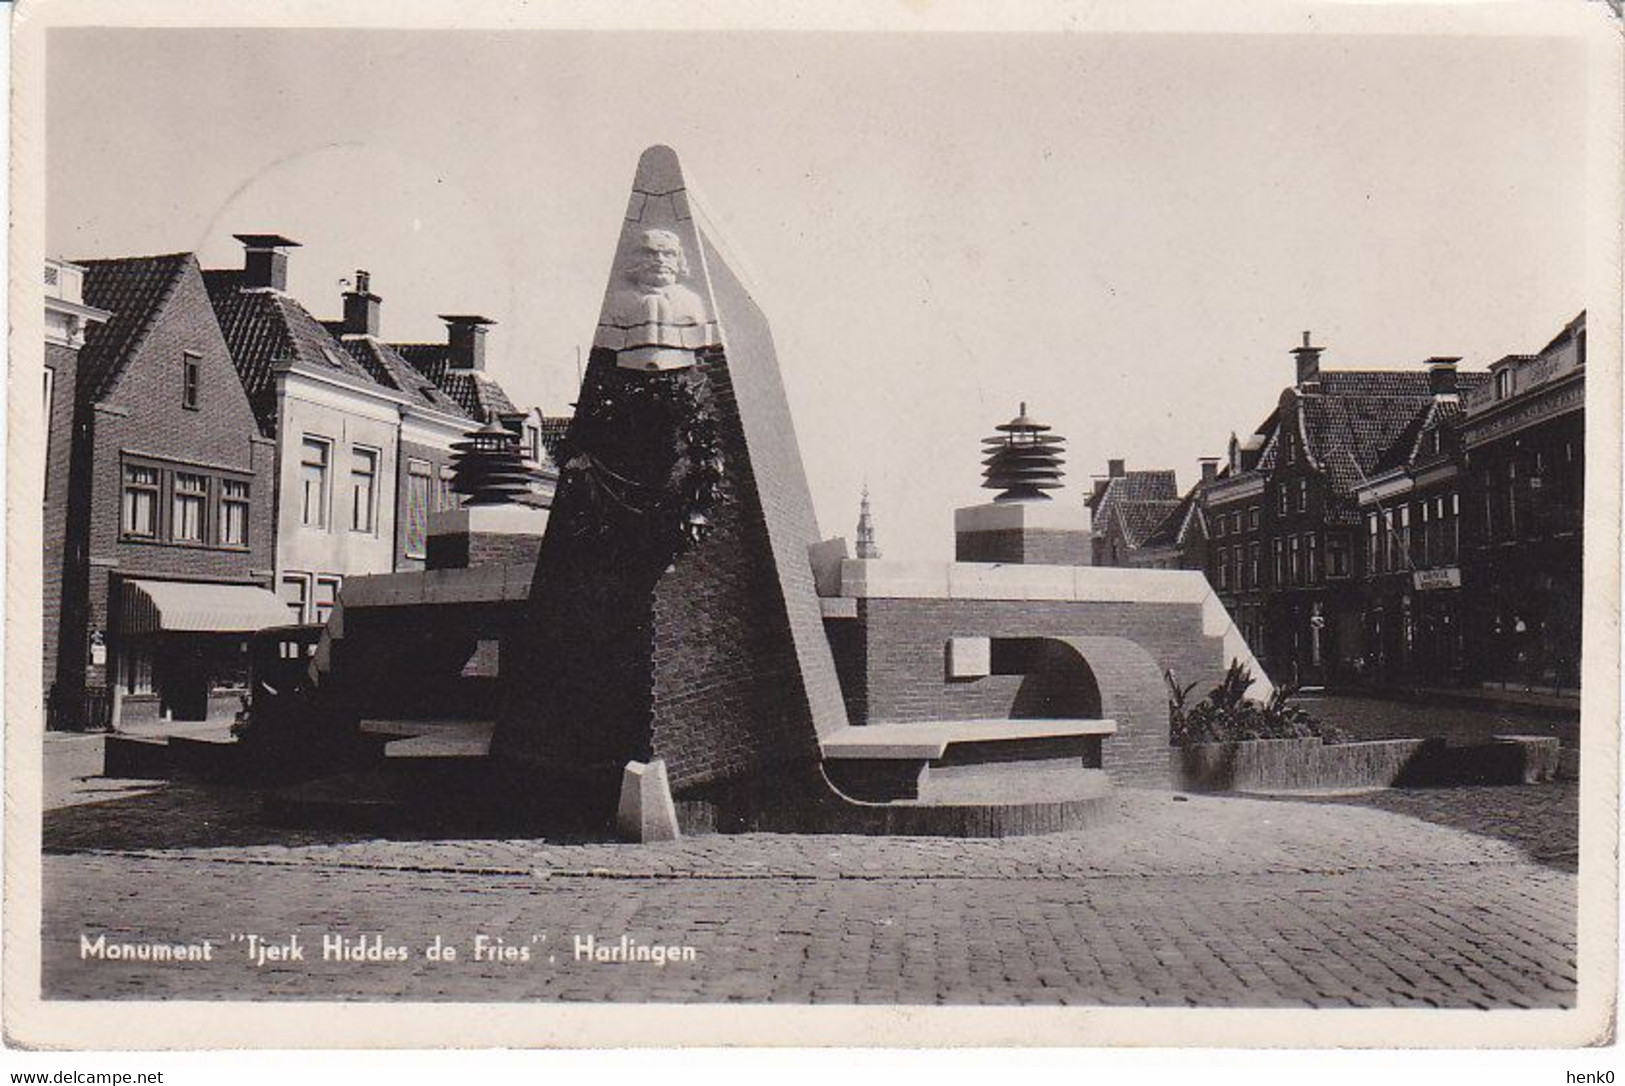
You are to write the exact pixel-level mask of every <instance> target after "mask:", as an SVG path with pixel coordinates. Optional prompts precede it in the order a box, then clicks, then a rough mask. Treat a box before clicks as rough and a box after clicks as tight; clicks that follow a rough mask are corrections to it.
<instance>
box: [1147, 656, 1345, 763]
mask: <svg viewBox="0 0 1625 1086" xmlns="http://www.w3.org/2000/svg"><path fill="white" fill-rule="evenodd" d="M1162 677H1163V679H1164V680H1165V681H1166V682H1167V683H1168V741H1169V742H1170V743H1171V744H1173V745H1174V746H1176V747H1183V746H1190V745H1191V744H1194V743H1235V742H1240V741H1242V740H1247V739H1309V738H1315V739H1320V740H1322V741H1323V742H1327V743H1339V742H1344V741H1346V738H1347V737H1346V736H1345V735H1344V734H1343V733H1342V731H1341V730H1340V729H1338V728H1336V727H1333V726H1332V725H1329V724H1326V723H1324V722H1322V721H1320V720H1317V719H1316V718H1315V717H1314V716H1312V715H1311V714H1310V713H1309V712H1307V711H1306V710H1304V709H1301V708H1299V707H1298V706H1296V705H1290V704H1288V702H1289V701H1291V699H1292V696H1293V695H1294V694H1296V693H1297V690H1296V689H1295V688H1290V687H1277V688H1276V690H1275V692H1274V693H1273V694H1271V695H1270V696H1269V699H1268V700H1267V701H1258V700H1257V699H1255V698H1249V697H1248V696H1247V688H1248V687H1250V686H1252V684H1253V673H1252V671H1251V669H1249V668H1248V667H1247V666H1246V665H1245V664H1243V663H1241V661H1239V660H1232V661H1230V667H1229V669H1228V670H1227V671H1226V672H1225V674H1224V679H1223V680H1222V681H1221V682H1220V683H1219V685H1218V686H1215V687H1214V688H1213V689H1212V690H1211V691H1209V692H1208V695H1207V697H1205V698H1203V699H1202V700H1201V701H1199V702H1197V703H1196V704H1195V705H1188V702H1189V700H1190V695H1191V691H1193V690H1195V689H1196V687H1197V685H1198V684H1196V683H1191V684H1190V685H1189V686H1183V687H1182V686H1180V685H1179V683H1178V681H1177V680H1176V679H1175V678H1174V673H1173V672H1172V671H1164V672H1163V676H1162Z"/></svg>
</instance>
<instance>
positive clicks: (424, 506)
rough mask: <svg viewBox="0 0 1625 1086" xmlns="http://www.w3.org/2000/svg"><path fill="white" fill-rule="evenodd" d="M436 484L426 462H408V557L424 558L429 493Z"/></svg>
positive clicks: (426, 542) (427, 533) (427, 532)
mask: <svg viewBox="0 0 1625 1086" xmlns="http://www.w3.org/2000/svg"><path fill="white" fill-rule="evenodd" d="M433 483H434V476H433V474H432V473H431V470H430V468H429V464H428V462H427V461H425V460H408V461H407V462H406V541H405V546H406V556H407V557H408V558H422V557H423V556H424V554H425V553H426V547H427V546H428V538H429V492H430V489H431V488H432V486H433Z"/></svg>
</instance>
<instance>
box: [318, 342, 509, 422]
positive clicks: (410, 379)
mask: <svg viewBox="0 0 1625 1086" xmlns="http://www.w3.org/2000/svg"><path fill="white" fill-rule="evenodd" d="M324 323H328V324H329V325H330V322H324ZM341 342H342V343H343V344H344V348H345V350H347V351H349V352H350V357H352V358H354V359H355V360H356V361H357V362H359V363H361V365H362V366H363V367H364V368H365V369H366V371H367V373H368V374H370V375H371V377H372V379H373V381H375V382H376V383H378V384H380V385H383V386H384V387H385V388H388V389H393V390H395V391H397V392H401V393H404V394H405V395H406V396H407V398H408V399H410V400H412V401H413V402H414V403H417V404H418V405H420V406H423V407H432V408H434V409H435V410H437V411H447V412H450V413H452V414H454V415H467V416H468V417H470V418H473V417H474V416H473V415H471V414H470V413H469V412H468V411H467V410H465V409H464V408H463V405H462V404H461V403H459V402H458V401H457V400H456V399H455V398H453V397H451V396H448V395H447V394H446V393H445V392H444V391H443V390H442V389H441V388H440V387H439V386H438V385H436V384H435V383H434V382H433V381H431V380H430V379H429V378H427V377H425V376H424V375H423V374H421V373H419V372H418V371H417V370H416V369H415V368H413V366H412V364H411V363H409V362H408V361H407V360H406V359H404V358H402V357H401V355H400V352H398V351H396V350H395V348H394V347H391V346H390V345H389V344H387V343H384V342H382V341H381V340H377V339H374V338H373V337H371V336H346V337H344V339H342V340H341ZM481 421H485V420H483V419H482V420H481Z"/></svg>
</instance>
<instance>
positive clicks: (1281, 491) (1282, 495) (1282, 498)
mask: <svg viewBox="0 0 1625 1086" xmlns="http://www.w3.org/2000/svg"><path fill="white" fill-rule="evenodd" d="M1275 497H1276V499H1277V500H1278V502H1279V503H1280V508H1279V512H1280V514H1281V515H1282V516H1286V505H1287V497H1286V484H1285V483H1282V484H1280V485H1279V486H1277V487H1276V488H1275Z"/></svg>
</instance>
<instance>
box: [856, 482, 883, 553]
mask: <svg viewBox="0 0 1625 1086" xmlns="http://www.w3.org/2000/svg"><path fill="white" fill-rule="evenodd" d="M858 557H859V558H879V557H880V548H879V547H878V546H876V545H875V522H874V520H873V519H872V518H871V517H870V516H869V484H867V483H865V484H864V486H863V499H862V501H861V502H859V504H858Z"/></svg>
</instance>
